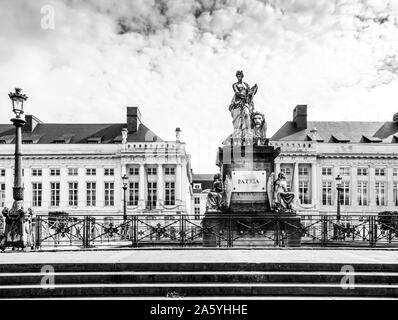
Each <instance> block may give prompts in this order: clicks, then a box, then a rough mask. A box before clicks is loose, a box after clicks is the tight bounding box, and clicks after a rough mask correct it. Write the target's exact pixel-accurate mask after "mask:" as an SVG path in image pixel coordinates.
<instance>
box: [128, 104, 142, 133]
mask: <svg viewBox="0 0 398 320" xmlns="http://www.w3.org/2000/svg"><path fill="white" fill-rule="evenodd" d="M140 123H141V112H140V110H139V109H138V107H127V131H128V132H129V133H134V132H137V131H138V128H139V126H140Z"/></svg>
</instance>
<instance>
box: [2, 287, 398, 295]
mask: <svg viewBox="0 0 398 320" xmlns="http://www.w3.org/2000/svg"><path fill="white" fill-rule="evenodd" d="M168 295H173V296H174V297H197V296H208V297H211V296H224V297H226V296H228V297H237V296H245V297H247V296H252V297H255V296H268V297H271V296H305V297H320V296H335V297H339V296H344V297H350V296H351V297H354V296H355V297H397V296H398V285H384V284H357V285H355V288H354V289H343V288H342V287H341V286H340V285H339V284H326V283H325V284H307V283H298V284H291V283H247V284H243V283H195V284H193V283H136V284H130V283H127V284H126V283H121V284H98V283H94V284H56V285H55V286H54V288H53V289H45V288H44V287H42V286H40V285H7V286H0V297H2V298H18V297H21V298H30V297H32V298H39V297H93V296H97V297H104V296H112V297H123V296H130V297H135V296H137V297H153V296H158V297H167V296H168Z"/></svg>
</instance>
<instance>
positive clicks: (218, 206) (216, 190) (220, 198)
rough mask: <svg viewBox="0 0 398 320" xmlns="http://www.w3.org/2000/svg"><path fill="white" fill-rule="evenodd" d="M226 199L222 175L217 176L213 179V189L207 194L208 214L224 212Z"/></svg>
mask: <svg viewBox="0 0 398 320" xmlns="http://www.w3.org/2000/svg"><path fill="white" fill-rule="evenodd" d="M224 208H225V199H224V192H223V183H222V181H221V175H220V174H216V175H215V176H214V178H213V189H211V191H210V192H209V193H208V194H207V202H206V213H210V212H219V211H223V209H224Z"/></svg>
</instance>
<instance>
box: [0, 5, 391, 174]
mask: <svg viewBox="0 0 398 320" xmlns="http://www.w3.org/2000/svg"><path fill="white" fill-rule="evenodd" d="M48 3H50V4H52V5H53V6H54V8H55V19H56V20H55V30H43V29H41V28H40V20H41V18H42V15H41V14H40V8H41V6H43V5H45V4H48ZM397 12H398V2H397V1H394V2H390V3H386V2H385V1H359V0H358V1H354V0H352V1H343V0H341V1H334V2H331V1H327V0H324V1H320V0H313V1H308V0H291V1H286V0H284V1H279V0H270V1H260V0H245V1H243V0H230V1H212V0H206V1H204V0H202V1H194V0H190V1H171V0H170V1H157V0H153V1H147V0H145V1H144V0H135V1H116V0H101V1H98V0H95V1H94V0H91V1H85V2H82V1H77V0H70V1H67V2H64V1H60V0H51V1H48V0H47V1H44V0H39V1H29V0H20V1H11V0H3V1H2V2H1V3H0V30H1V32H0V103H1V104H2V105H3V108H1V109H0V116H1V118H2V119H4V121H2V122H3V123H4V122H7V121H8V119H9V117H10V109H9V108H8V106H9V101H8V97H7V93H8V92H9V91H11V90H12V88H13V87H14V86H21V87H22V88H23V89H24V90H25V91H26V93H27V94H28V95H29V96H30V99H29V100H28V103H27V106H26V107H27V112H31V113H34V114H35V115H37V116H38V117H39V118H41V119H42V120H44V121H45V122H57V121H64V122H75V121H76V122H77V121H79V122H123V121H125V106H127V105H138V106H139V107H140V108H141V112H142V116H143V120H144V123H146V124H147V125H148V126H149V127H150V128H152V129H153V130H154V131H155V132H156V133H158V134H159V135H160V136H161V137H163V138H164V139H173V138H174V128H175V127H181V128H182V130H183V132H182V137H183V138H184V139H185V141H186V142H187V145H188V150H189V151H190V152H191V153H192V155H193V169H194V171H195V172H209V171H215V170H216V168H215V167H214V161H215V154H216V151H217V148H218V146H219V144H220V143H221V141H222V140H223V139H224V138H225V137H226V136H227V135H228V134H229V133H230V132H231V130H232V125H231V119H230V115H229V112H228V109H227V108H228V105H229V103H230V99H231V97H232V89H231V85H232V83H233V82H234V81H235V76H234V75H235V71H236V70H237V69H243V70H244V72H245V75H246V77H245V80H246V81H247V82H249V84H251V85H253V84H254V83H258V85H259V91H258V93H257V95H256V97H255V105H256V107H257V108H258V109H259V110H261V111H263V112H264V113H265V114H266V117H267V120H268V123H269V134H272V133H273V132H275V130H277V129H278V128H279V126H281V125H282V124H283V123H284V122H285V121H288V120H290V119H291V113H292V109H293V107H294V106H295V105H296V104H303V103H304V104H308V105H309V118H310V119H312V120H329V119H331V120H345V119H347V118H348V117H349V118H350V119H358V120H368V121H372V120H374V119H376V118H377V119H379V120H390V119H391V117H392V114H393V113H394V112H396V111H398V110H396V106H395V93H396V92H397V80H396V78H397V68H398V59H397V55H398V54H397V52H398V32H397V31H398V30H397V25H398V14H397ZM380 106H382V108H380ZM381 110H383V112H382V113H381ZM60 119H62V120H60Z"/></svg>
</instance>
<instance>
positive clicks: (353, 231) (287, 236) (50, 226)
mask: <svg viewBox="0 0 398 320" xmlns="http://www.w3.org/2000/svg"><path fill="white" fill-rule="evenodd" d="M206 219H207V218H206ZM296 221H297V220H296ZM32 230H33V234H32V238H33V240H34V241H33V242H34V247H35V248H36V249H39V248H49V247H51V248H61V247H77V248H90V247H142V246H177V247H193V246H197V247H198V246H199V247H201V246H203V245H205V246H206V245H208V239H212V241H213V242H212V243H213V244H212V246H216V247H240V246H253V245H264V246H289V243H290V244H291V243H292V239H300V243H299V244H298V245H300V244H301V246H368V247H374V246H398V215H391V216H389V217H380V216H374V215H351V216H345V217H342V219H341V220H337V219H336V217H335V216H319V215H306V216H301V219H300V221H299V223H292V222H291V221H290V220H289V219H285V218H284V217H283V216H272V217H271V216H267V215H264V216H258V217H251V218H249V219H248V218H247V216H246V217H245V216H237V215H225V216H223V218H222V219H218V220H215V222H214V223H213V224H212V225H210V226H209V225H208V224H206V223H203V220H198V219H197V216H196V217H195V216H190V215H181V214H176V215H173V216H165V215H161V216H160V215H156V214H137V215H128V216H127V219H126V220H124V219H123V216H120V215H101V216H99V215H95V216H94V215H93V216H87V215H84V216H83V215H81V216H77V215H76V216H75V215H74V216H67V217H49V216H46V215H37V216H36V217H35V219H34V221H33V228H32ZM296 245H297V243H296Z"/></svg>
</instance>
